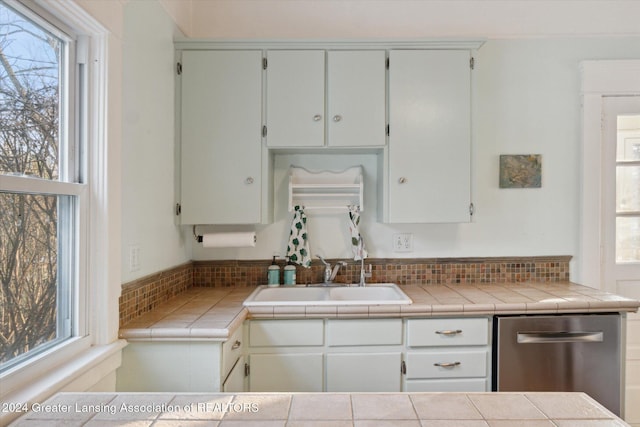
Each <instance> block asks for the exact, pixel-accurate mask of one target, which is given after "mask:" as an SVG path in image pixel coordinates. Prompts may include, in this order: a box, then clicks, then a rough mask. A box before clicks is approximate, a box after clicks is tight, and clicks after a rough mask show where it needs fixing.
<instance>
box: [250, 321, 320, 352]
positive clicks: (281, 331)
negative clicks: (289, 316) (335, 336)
mask: <svg viewBox="0 0 640 427" xmlns="http://www.w3.org/2000/svg"><path fill="white" fill-rule="evenodd" d="M249 344H250V345H251V347H284V346H318V345H323V344H324V321H323V320H322V319H304V320H280V319H278V320H253V321H251V322H249Z"/></svg>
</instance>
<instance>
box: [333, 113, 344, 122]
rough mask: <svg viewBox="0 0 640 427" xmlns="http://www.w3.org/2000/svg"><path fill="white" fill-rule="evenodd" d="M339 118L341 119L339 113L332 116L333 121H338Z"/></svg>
mask: <svg viewBox="0 0 640 427" xmlns="http://www.w3.org/2000/svg"><path fill="white" fill-rule="evenodd" d="M340 120H342V116H341V115H340V114H336V115H335V116H333V121H334V122H336V123H337V122H339V121H340Z"/></svg>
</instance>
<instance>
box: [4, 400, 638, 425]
mask: <svg viewBox="0 0 640 427" xmlns="http://www.w3.org/2000/svg"><path fill="white" fill-rule="evenodd" d="M28 409H30V411H29V412H28V413H26V414H25V415H23V416H22V418H20V419H18V420H17V421H16V422H15V423H14V424H12V427H18V426H43V425H46V426H51V425H65V426H86V427H90V426H103V425H125V424H126V425H127V426H135V427H143V426H155V427H172V426H176V427H177V426H183V427H191V426H193V427H195V426H204V425H206V426H213V427H216V426H217V427H230V426H243V427H251V426H256V427H257V426H260V427H269V426H273V427H276V426H277V427H296V426H313V427H321V426H332V427H343V426H344V427H347V426H353V427H365V426H380V427H382V426H389V427H454V426H464V427H517V426H526V427H554V426H556V427H584V426H589V427H614V426H616V427H617V426H628V424H627V423H625V422H624V421H622V420H621V419H619V418H618V417H616V416H615V415H613V414H612V413H611V412H609V411H608V410H607V409H605V408H604V407H603V406H601V405H600V404H599V403H597V402H596V401H595V400H593V399H591V398H590V397H589V396H587V395H586V394H584V393H366V394H362V393H317V394H316V393H261V394H252V393H246V394H175V393H84V394H79V393H59V394H57V395H55V396H53V397H52V398H51V399H49V400H47V401H46V402H44V403H42V404H35V405H31V406H30V407H29V408H28Z"/></svg>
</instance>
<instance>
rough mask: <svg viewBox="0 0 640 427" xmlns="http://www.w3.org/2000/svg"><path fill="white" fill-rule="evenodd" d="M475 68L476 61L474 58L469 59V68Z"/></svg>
mask: <svg viewBox="0 0 640 427" xmlns="http://www.w3.org/2000/svg"><path fill="white" fill-rule="evenodd" d="M475 66H476V59H475V58H474V57H473V56H472V57H471V59H469V67H470V68H471V69H472V70H473V68H474V67H475Z"/></svg>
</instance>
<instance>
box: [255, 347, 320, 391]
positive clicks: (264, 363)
mask: <svg viewBox="0 0 640 427" xmlns="http://www.w3.org/2000/svg"><path fill="white" fill-rule="evenodd" d="M322 365H323V357H322V353H303V354H289V353H270V354H252V355H251V356H250V358H249V366H250V370H249V391H258V392H263V391H274V392H275V391H281V392H285V391H286V392H316V391H322V390H323V384H322V377H323V374H322V372H323V369H322Z"/></svg>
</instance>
